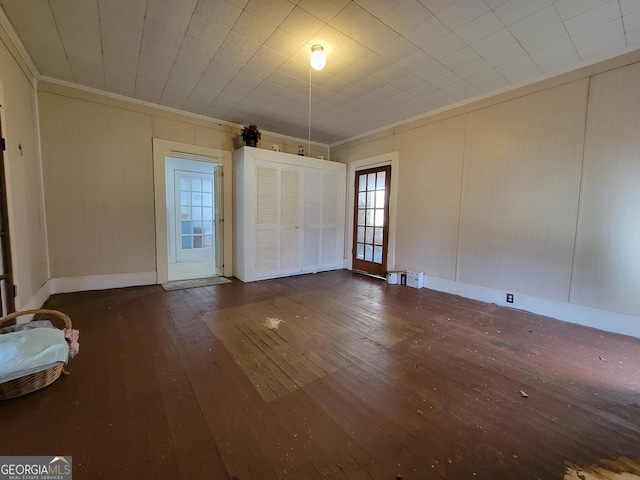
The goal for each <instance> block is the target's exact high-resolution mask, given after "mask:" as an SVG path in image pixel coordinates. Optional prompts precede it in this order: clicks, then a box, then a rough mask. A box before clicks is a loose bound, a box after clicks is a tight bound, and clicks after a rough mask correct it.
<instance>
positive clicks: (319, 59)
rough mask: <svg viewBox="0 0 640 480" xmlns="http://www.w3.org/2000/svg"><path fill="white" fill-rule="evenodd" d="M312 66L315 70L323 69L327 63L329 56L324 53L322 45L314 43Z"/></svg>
mask: <svg viewBox="0 0 640 480" xmlns="http://www.w3.org/2000/svg"><path fill="white" fill-rule="evenodd" d="M310 61H311V66H312V67H313V69H314V70H322V69H323V68H324V66H325V65H326V64H327V57H325V55H324V48H322V45H314V46H313V47H311V59H310Z"/></svg>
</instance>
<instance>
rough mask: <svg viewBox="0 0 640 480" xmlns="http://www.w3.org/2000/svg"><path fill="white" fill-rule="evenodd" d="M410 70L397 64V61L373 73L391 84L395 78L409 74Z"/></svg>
mask: <svg viewBox="0 0 640 480" xmlns="http://www.w3.org/2000/svg"><path fill="white" fill-rule="evenodd" d="M408 74H409V72H407V71H406V70H405V69H404V68H402V67H400V66H398V65H396V64H395V63H392V64H391V65H388V66H387V67H385V68H383V69H380V70H378V71H377V72H376V73H374V74H373V75H374V76H375V77H376V78H377V79H379V80H381V81H382V82H384V83H387V82H388V83H389V84H391V82H393V80H394V79H396V78H398V77H404V76H406V75H408Z"/></svg>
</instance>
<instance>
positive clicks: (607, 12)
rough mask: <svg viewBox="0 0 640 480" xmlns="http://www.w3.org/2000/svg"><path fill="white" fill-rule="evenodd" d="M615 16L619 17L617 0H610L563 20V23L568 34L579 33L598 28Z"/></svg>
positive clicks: (615, 17)
mask: <svg viewBox="0 0 640 480" xmlns="http://www.w3.org/2000/svg"><path fill="white" fill-rule="evenodd" d="M617 18H620V8H619V6H618V0H610V1H608V2H607V3H605V4H603V5H601V6H599V7H596V8H593V9H591V10H589V11H587V12H585V13H582V14H580V15H578V16H576V17H573V18H570V19H569V20H567V21H565V22H564V25H565V27H566V28H567V31H568V32H569V35H579V34H580V33H583V32H586V31H588V30H591V29H594V28H598V27H600V26H602V25H604V24H606V23H609V22H610V21H612V20H615V19H617Z"/></svg>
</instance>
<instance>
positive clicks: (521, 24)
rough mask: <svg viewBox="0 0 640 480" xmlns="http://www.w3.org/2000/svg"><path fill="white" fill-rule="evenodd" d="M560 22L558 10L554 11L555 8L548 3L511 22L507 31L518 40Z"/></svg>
mask: <svg viewBox="0 0 640 480" xmlns="http://www.w3.org/2000/svg"><path fill="white" fill-rule="evenodd" d="M561 24H562V20H561V19H560V16H559V15H558V12H556V9H555V8H554V7H553V6H552V5H549V6H548V7H546V8H543V9H542V10H539V11H537V12H535V13H532V14H531V15H529V16H527V17H525V18H523V19H522V20H518V21H517V22H514V23H512V24H511V25H509V31H510V32H511V33H512V34H513V36H514V37H516V38H517V39H518V40H522V39H524V38H528V37H531V36H533V35H536V34H539V33H540V32H541V31H543V30H547V29H549V28H551V27H553V26H556V25H561Z"/></svg>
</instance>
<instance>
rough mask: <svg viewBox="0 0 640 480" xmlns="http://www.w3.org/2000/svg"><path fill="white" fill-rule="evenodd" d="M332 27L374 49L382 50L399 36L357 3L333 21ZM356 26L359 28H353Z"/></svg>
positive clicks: (352, 4)
mask: <svg viewBox="0 0 640 480" xmlns="http://www.w3.org/2000/svg"><path fill="white" fill-rule="evenodd" d="M331 25H332V26H333V27H334V28H335V29H336V30H339V31H340V32H342V33H344V34H345V35H347V33H348V36H350V37H352V38H353V39H354V40H356V41H357V42H359V43H361V44H363V45H365V46H367V47H369V48H372V49H377V48H382V47H384V46H385V45H386V44H388V43H390V42H392V41H393V40H395V39H396V38H398V36H399V35H398V33H397V32H395V31H393V29H391V28H389V27H388V26H387V25H385V24H384V23H382V21H380V20H379V19H377V18H376V17H374V16H373V15H371V14H370V13H369V12H367V11H366V10H364V9H362V8H361V7H359V6H358V5H356V4H355V3H350V4H349V5H348V6H347V7H345V8H344V10H342V11H341V12H340V13H339V14H338V15H337V16H336V17H335V18H334V19H333V21H332V22H331ZM354 25H357V28H353V26H354Z"/></svg>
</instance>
